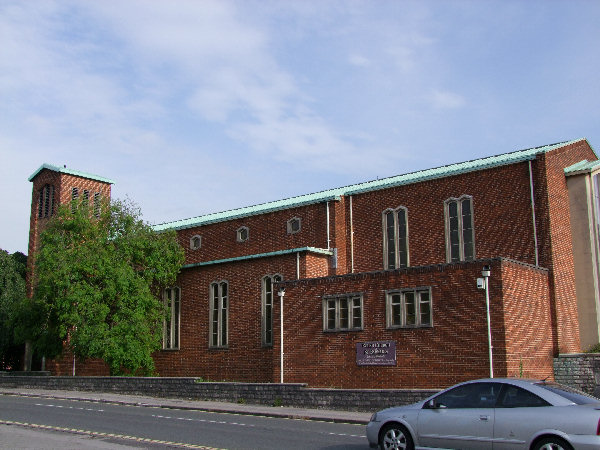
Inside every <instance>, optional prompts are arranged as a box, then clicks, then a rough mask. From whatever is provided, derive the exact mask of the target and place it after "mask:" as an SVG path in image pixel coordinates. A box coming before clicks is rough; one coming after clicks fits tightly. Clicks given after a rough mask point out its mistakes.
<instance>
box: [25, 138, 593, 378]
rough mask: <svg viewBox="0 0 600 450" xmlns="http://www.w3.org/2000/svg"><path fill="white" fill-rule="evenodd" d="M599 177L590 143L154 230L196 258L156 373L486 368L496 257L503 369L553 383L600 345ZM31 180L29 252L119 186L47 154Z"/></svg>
mask: <svg viewBox="0 0 600 450" xmlns="http://www.w3.org/2000/svg"><path fill="white" fill-rule="evenodd" d="M599 173H600V162H599V161H598V158H597V156H596V154H595V153H594V151H593V150H592V148H591V147H590V145H589V143H588V142H587V141H586V140H585V139H580V140H575V141H570V142H563V143H559V144H553V145H548V146H543V147H536V148H532V149H527V150H520V151H516V152H511V153H505V154H502V155H497V156H491V157H487V158H482V159H477V160H473V161H467V162H463V163H458V164H452V165H448V166H444V167H439V168H434V169H428V170H422V171H419V172H414V173H409V174H404V175H398V176H394V177H390V178H385V179H380V180H376V181H370V182H365V183H359V184H355V185H352V186H347V187H342V188H338V189H331V190H327V191H323V192H318V193H314V194H308V195H302V196H299V197H294V198H289V199H285V200H278V201H274V202H271V203H265V204H261V205H257V206H252V207H244V208H239V209H234V210H230V211H225V212H217V213H214V214H208V215H204V216H200V217H195V218H192V219H186V220H179V221H175V222H170V223H165V224H161V225H157V226H155V229H156V230H158V231H160V230H166V229H174V230H176V231H177V235H178V239H179V242H180V244H181V245H182V246H183V248H184V249H185V255H186V258H185V265H184V266H183V267H182V268H181V272H180V274H179V277H178V280H177V283H176V285H175V286H170V287H169V288H168V289H166V290H165V291H164V301H165V304H166V305H167V307H168V308H170V310H171V315H170V319H169V320H168V321H167V322H166V323H165V324H164V329H163V349H162V350H161V351H158V352H157V353H156V354H155V363H156V368H157V371H158V373H159V374H160V376H189V377H202V378H203V379H207V380H213V381H222V380H225V381H239V382H273V383H278V382H280V381H282V380H283V381H284V382H286V383H307V384H308V385H309V386H313V387H317V386H318V387H332V388H440V387H445V386H448V385H450V384H453V383H455V382H458V381H462V380H466V379H471V378H478V377H486V376H488V375H489V373H490V357H489V352H490V345H489V342H488V320H487V310H486V290H485V289H480V287H481V286H478V278H481V277H482V269H483V268H484V266H489V278H487V281H488V291H487V293H488V294H489V305H490V321H489V324H490V330H491V344H492V345H491V347H492V355H493V359H492V361H493V371H494V375H495V376H520V375H522V376H530V377H539V378H545V377H548V376H552V372H553V369H552V364H553V357H554V356H556V355H557V354H559V353H576V352H580V351H581V350H582V349H584V350H585V349H587V348H589V347H590V346H592V345H594V344H597V343H598V342H599V341H600V336H599V330H600V328H599V325H600V324H599V317H600V301H599V279H598V269H599V262H598V256H599V255H598V253H599V243H598V239H599V232H598V230H599V228H598V226H599V223H598V218H599V208H600V203H599V195H598V194H599V186H598V185H599V182H600V178H598V174H599ZM30 181H32V182H33V198H32V207H31V208H32V209H31V229H30V244H29V254H33V253H34V251H35V248H36V245H37V238H38V235H39V227H40V226H43V222H44V221H45V220H47V219H48V218H49V217H50V216H51V215H52V212H53V211H54V208H55V205H56V204H57V203H63V202H68V201H70V200H71V199H72V198H73V197H77V196H79V197H83V198H87V199H88V200H89V201H90V202H93V201H96V199H99V198H101V197H106V196H110V187H111V184H112V181H111V180H108V179H105V178H102V177H98V176H95V175H90V174H86V173H81V172H77V171H74V170H71V169H67V168H64V167H62V168H61V167H55V166H50V165H43V166H42V167H40V169H38V170H37V171H36V172H35V173H34V174H33V175H32V176H31V177H30ZM282 304H283V311H282V310H281V305H282ZM281 318H283V321H282V320H281ZM282 345H283V349H282ZM77 367H78V373H77V374H78V375H106V374H108V370H107V368H106V367H105V366H104V365H103V364H102V363H101V362H98V361H87V362H79V363H78V366H77ZM48 368H49V369H50V370H51V371H52V372H53V373H54V374H64V375H68V374H71V364H70V360H67V361H60V360H58V361H52V362H49V363H48ZM282 370H283V371H282Z"/></svg>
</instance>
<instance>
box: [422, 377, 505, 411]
mask: <svg viewBox="0 0 600 450" xmlns="http://www.w3.org/2000/svg"><path fill="white" fill-rule="evenodd" d="M501 387H502V385H501V384H500V383H469V384H463V385H461V386H457V387H455V388H454V389H451V390H449V391H447V392H444V393H443V394H440V395H438V396H437V397H435V398H434V399H433V400H434V403H433V405H434V407H436V408H452V409H454V408H494V407H495V406H496V400H497V399H498V394H499V393H500V388H501Z"/></svg>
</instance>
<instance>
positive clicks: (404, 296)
mask: <svg viewBox="0 0 600 450" xmlns="http://www.w3.org/2000/svg"><path fill="white" fill-rule="evenodd" d="M431 313H432V308H431V289H430V288H418V289H403V290H394V291H389V292H388V293H387V294H386V317H387V320H386V321H387V327H388V328H416V327H430V326H431V325H432V319H431Z"/></svg>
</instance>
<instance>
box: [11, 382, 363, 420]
mask: <svg viewBox="0 0 600 450" xmlns="http://www.w3.org/2000/svg"><path fill="white" fill-rule="evenodd" d="M0 395H18V396H24V397H35V398H45V399H64V400H76V401H86V402H94V403H106V404H109V403H112V404H119V405H128V406H137V407H146V408H162V409H173V410H175V409H179V410H189V411H203V412H210V413H220V414H236V415H250V416H263V417H273V418H282V419H295V420H313V421H321V422H333V423H348V424H354V425H366V424H367V423H368V422H369V419H370V417H371V413H365V412H353V411H338V410H326V409H310V408H296V407H285V406H284V407H280V406H262V405H245V404H238V403H227V402H216V401H215V402H213V401H203V400H183V399H172V398H155V397H146V396H137V395H121V394H111V393H101V392H82V391H62V390H38V389H21V388H6V387H0Z"/></svg>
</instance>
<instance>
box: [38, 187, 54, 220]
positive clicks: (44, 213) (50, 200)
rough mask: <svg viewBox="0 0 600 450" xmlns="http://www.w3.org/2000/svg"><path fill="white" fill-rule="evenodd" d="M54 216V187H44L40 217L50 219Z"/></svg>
mask: <svg viewBox="0 0 600 450" xmlns="http://www.w3.org/2000/svg"><path fill="white" fill-rule="evenodd" d="M53 214H54V186H52V185H50V184H46V185H44V187H43V188H42V189H41V190H40V198H39V203H38V217H40V218H41V217H50V216H52V215H53Z"/></svg>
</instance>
